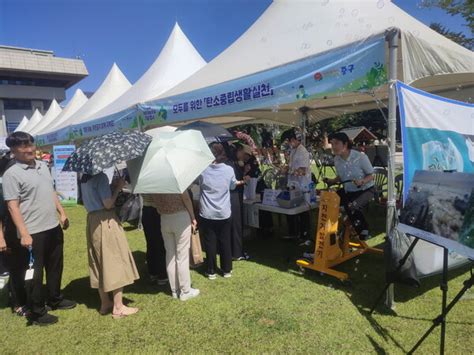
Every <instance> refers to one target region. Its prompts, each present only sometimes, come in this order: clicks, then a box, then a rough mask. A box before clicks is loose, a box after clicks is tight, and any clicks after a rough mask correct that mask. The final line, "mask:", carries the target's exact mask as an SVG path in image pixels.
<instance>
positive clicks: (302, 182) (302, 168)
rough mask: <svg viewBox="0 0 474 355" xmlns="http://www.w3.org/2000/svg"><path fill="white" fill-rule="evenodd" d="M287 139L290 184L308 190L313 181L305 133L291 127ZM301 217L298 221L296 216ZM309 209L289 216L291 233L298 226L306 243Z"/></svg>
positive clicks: (284, 135)
mask: <svg viewBox="0 0 474 355" xmlns="http://www.w3.org/2000/svg"><path fill="white" fill-rule="evenodd" d="M282 137H283V138H284V139H285V140H286V139H288V143H289V144H290V147H291V153H290V162H289V169H288V186H290V187H291V186H292V185H295V184H296V185H297V187H299V188H300V189H301V190H307V189H308V185H309V184H310V183H311V162H310V156H309V152H308V151H307V150H306V148H305V147H304V145H303V144H301V141H302V138H303V135H302V133H301V132H300V131H299V130H296V129H291V130H288V131H286V132H285V133H284V134H283V136H282ZM295 217H297V218H298V219H299V223H297V221H296V219H297V218H295ZM309 218H310V213H309V211H307V212H303V213H301V214H299V215H298V216H288V229H289V230H290V233H297V230H296V226H298V225H299V226H301V227H300V228H299V237H300V239H302V240H303V241H304V243H305V244H306V245H309V244H310V243H307V241H308V239H310V236H309V226H310V225H309V223H310V219H309Z"/></svg>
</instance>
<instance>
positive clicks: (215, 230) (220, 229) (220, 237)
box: [199, 218, 232, 274]
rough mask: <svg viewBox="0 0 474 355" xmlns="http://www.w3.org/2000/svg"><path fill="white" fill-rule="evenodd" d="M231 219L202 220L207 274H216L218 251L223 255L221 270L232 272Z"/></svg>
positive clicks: (200, 228)
mask: <svg viewBox="0 0 474 355" xmlns="http://www.w3.org/2000/svg"><path fill="white" fill-rule="evenodd" d="M230 229H231V219H230V218H228V219H223V220H211V219H206V218H201V219H200V226H199V230H200V231H201V233H202V234H203V236H204V246H205V249H206V264H207V273H208V274H215V272H216V269H217V250H218V248H219V252H220V255H221V270H222V271H223V272H225V273H229V272H231V271H232V247H231V240H230Z"/></svg>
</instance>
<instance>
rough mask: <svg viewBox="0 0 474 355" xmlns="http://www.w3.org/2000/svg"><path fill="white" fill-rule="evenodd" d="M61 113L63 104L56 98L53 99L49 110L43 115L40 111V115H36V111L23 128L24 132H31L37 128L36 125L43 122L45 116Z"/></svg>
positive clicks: (55, 115) (54, 115)
mask: <svg viewBox="0 0 474 355" xmlns="http://www.w3.org/2000/svg"><path fill="white" fill-rule="evenodd" d="M60 113H61V106H59V104H58V103H57V101H56V100H53V101H52V102H51V105H50V106H49V109H48V111H46V113H45V114H44V116H43V115H41V114H40V113H39V111H38V115H36V111H35V113H34V114H33V116H31V118H30V121H29V122H28V124H27V125H26V126H25V127H24V128H23V131H24V132H27V133H30V134H31V132H32V131H33V130H34V129H35V127H36V126H37V125H38V124H39V123H40V122H42V121H43V120H44V119H45V118H48V117H57V116H58V115H59V114H60Z"/></svg>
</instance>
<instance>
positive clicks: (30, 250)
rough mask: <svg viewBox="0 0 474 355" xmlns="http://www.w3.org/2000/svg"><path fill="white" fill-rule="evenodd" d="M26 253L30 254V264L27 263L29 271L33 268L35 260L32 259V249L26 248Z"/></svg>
mask: <svg viewBox="0 0 474 355" xmlns="http://www.w3.org/2000/svg"><path fill="white" fill-rule="evenodd" d="M28 251H29V253H30V262H29V264H28V265H29V266H30V269H32V268H33V263H34V262H35V259H34V258H33V248H31V247H29V248H28Z"/></svg>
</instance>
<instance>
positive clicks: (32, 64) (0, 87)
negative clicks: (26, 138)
mask: <svg viewBox="0 0 474 355" xmlns="http://www.w3.org/2000/svg"><path fill="white" fill-rule="evenodd" d="M87 75H88V72H87V69H86V66H85V64H84V62H83V61H82V60H80V59H70V58H60V57H56V56H55V55H54V52H53V51H47V50H38V49H29V48H18V47H9V46H1V45H0V119H1V124H0V136H2V135H6V134H7V133H9V132H13V130H14V129H15V128H16V126H17V125H18V124H19V123H20V121H21V119H22V118H23V116H26V117H28V118H29V117H31V115H32V114H33V112H34V111H35V110H36V109H38V110H39V111H40V112H41V113H42V114H44V113H45V112H46V111H47V110H48V108H49V105H50V104H51V102H52V100H53V99H56V101H58V102H61V101H63V100H64V99H65V98H66V90H67V89H68V88H70V87H71V86H72V85H74V84H76V83H78V82H79V81H81V80H82V79H83V78H85V77H86V76H87Z"/></svg>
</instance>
